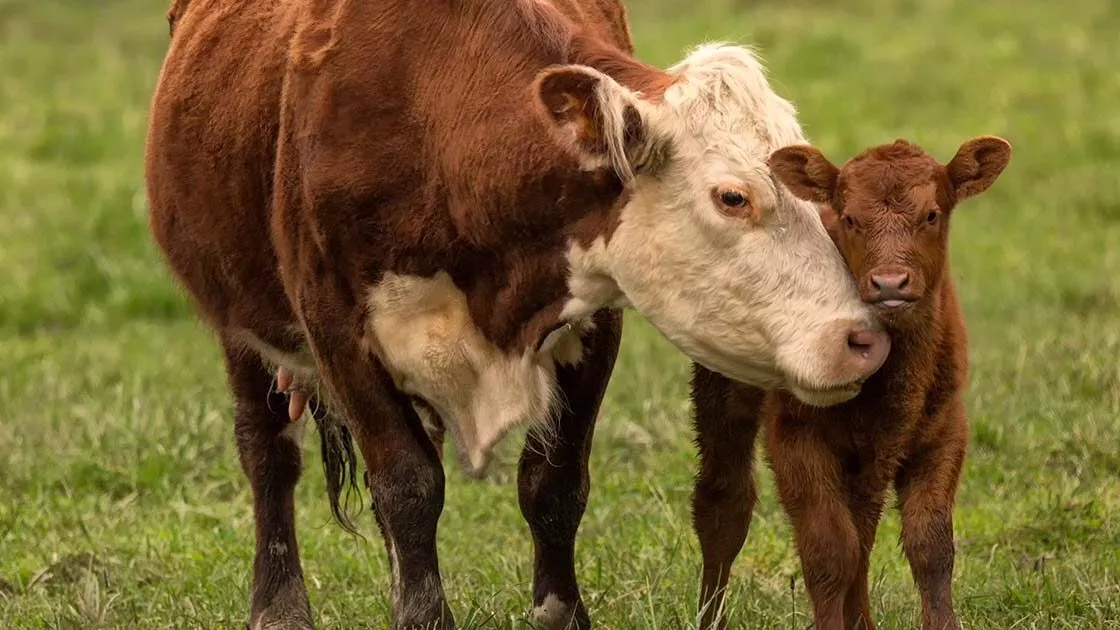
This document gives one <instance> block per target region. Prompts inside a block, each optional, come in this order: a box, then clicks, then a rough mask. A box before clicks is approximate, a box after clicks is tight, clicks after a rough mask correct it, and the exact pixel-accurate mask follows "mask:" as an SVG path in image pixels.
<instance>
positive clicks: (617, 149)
mask: <svg viewBox="0 0 1120 630" xmlns="http://www.w3.org/2000/svg"><path fill="white" fill-rule="evenodd" d="M665 85H667V86H668V87H665ZM661 87H662V89H661V90H660V93H658V94H656V95H648V94H647V95H642V94H639V93H636V92H633V91H631V90H629V89H627V88H625V87H623V86H622V85H620V84H619V83H618V82H616V81H614V80H613V79H611V78H610V77H608V76H607V75H605V74H603V73H600V72H598V71H596V70H593V69H590V68H587V67H583V66H564V67H558V68H552V69H550V70H547V71H546V72H545V73H544V74H543V75H542V76H541V78H540V80H539V81H538V82H537V89H538V95H539V97H540V101H541V103H542V104H543V105H544V110H545V111H546V112H547V114H548V117H549V120H550V121H551V123H552V124H553V125H554V127H555V129H556V130H557V131H558V132H559V136H560V137H561V138H563V139H564V141H565V142H566V143H567V144H568V146H569V147H570V148H571V149H572V150H574V151H575V152H576V153H577V155H578V156H579V157H580V159H581V162H582V164H583V165H584V167H585V168H588V169H596V168H609V169H612V170H613V171H614V172H615V173H617V174H618V176H619V177H620V178H621V179H622V181H623V182H624V183H625V184H626V193H625V194H624V195H623V202H622V204H623V205H622V206H621V208H620V211H619V219H618V222H617V225H616V226H614V228H613V231H612V232H610V233H609V234H604V235H602V237H601V238H599V239H597V240H596V241H595V242H594V243H593V244H591V245H590V246H584V245H585V244H577V245H576V246H574V248H573V251H572V253H571V264H572V278H571V282H570V285H571V291H572V295H573V296H574V299H573V301H572V303H571V304H570V305H569V314H574V313H579V312H584V313H586V312H587V311H590V310H593V309H594V308H597V307H600V306H601V305H603V304H611V303H614V304H623V305H631V306H633V307H634V308H635V309H636V310H638V311H639V312H640V313H642V314H643V315H644V316H645V317H646V318H647V319H648V320H649V321H650V322H652V323H653V324H654V326H656V327H657V328H658V329H659V330H660V331H661V332H662V333H663V334H664V335H665V336H666V337H667V338H668V339H669V340H670V341H671V342H672V343H673V344H675V345H676V346H677V347H678V348H680V349H681V350H682V351H683V352H684V353H685V354H687V355H688V356H689V357H690V358H692V359H693V360H695V361H697V362H698V363H700V364H701V365H704V366H705V367H708V368H709V369H712V370H715V371H717V372H720V373H723V374H725V375H727V376H729V377H731V378H734V379H737V380H740V381H743V382H746V383H749V384H752V385H757V386H761V387H778V388H786V389H789V390H790V391H792V392H793V393H794V394H795V395H796V396H797V397H798V398H800V399H801V400H803V401H805V402H808V403H811V404H817V405H831V404H836V403H839V402H842V401H844V400H847V399H849V398H851V397H853V396H855V394H856V393H858V391H859V386H860V384H861V383H862V381H863V380H865V379H866V378H867V377H868V376H870V375H871V374H872V373H874V372H875V371H876V370H877V369H878V368H879V367H880V366H881V365H882V363H883V361H884V360H885V358H886V355H887V352H888V350H889V346H890V342H889V339H888V338H887V337H886V335H885V334H884V333H882V332H881V330H880V328H879V324H878V323H877V320H876V319H875V318H874V316H873V313H872V311H871V309H870V308H869V307H868V306H866V305H865V304H863V303H862V302H861V301H860V299H859V294H858V293H857V291H856V287H855V283H854V282H853V280H852V277H851V274H849V273H848V270H847V269H846V268H845V266H844V262H843V260H842V259H841V258H840V255H839V254H838V252H837V251H836V248H835V247H834V246H833V244H832V242H831V241H830V240H829V237H828V234H827V233H826V232H825V229H824V227H823V226H822V224H821V221H820V218H819V217H818V216H817V211H816V209H815V207H814V206H813V205H812V204H811V203H809V202H806V201H803V200H800V199H798V198H797V197H795V196H794V195H792V194H791V193H790V192H789V191H788V190H786V188H785V187H784V186H782V185H781V184H780V183H779V182H778V181H777V180H776V179H775V178H774V177H773V175H772V173H771V171H770V168H769V167H768V165H767V160H768V158H769V156H770V154H771V152H772V151H774V150H775V149H777V148H779V147H782V146H786V145H791V144H798V143H804V137H803V135H802V133H801V129H800V126H799V124H798V122H797V118H796V113H795V110H794V108H793V106H792V105H791V104H790V103H789V102H788V101H786V100H784V99H782V98H781V97H779V96H778V95H777V94H775V93H774V92H773V91H772V90H771V89H770V86H769V84H768V82H767V80H766V77H765V74H764V71H763V69H762V67H761V65H760V63H759V62H758V60H757V59H756V58H755V57H754V56H753V55H752V54H751V53H750V52H749V51H748V50H746V49H744V48H740V47H734V46H722V45H713V46H706V47H702V48H700V49H698V50H697V51H695V52H694V53H692V54H691V55H689V56H688V57H687V58H686V59H685V60H684V61H683V62H681V63H680V64H678V65H677V66H675V67H673V68H671V69H669V71H668V74H667V76H665V80H664V81H663V82H662V86H661Z"/></svg>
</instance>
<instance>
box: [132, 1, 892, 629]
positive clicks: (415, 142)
mask: <svg viewBox="0 0 1120 630" xmlns="http://www.w3.org/2000/svg"><path fill="white" fill-rule="evenodd" d="M168 21H169V23H170V27H171V31H172V35H171V38H170V44H169V49H168V52H167V55H166V58H165V60H164V63H163V67H162V70H161V73H160V76H159V80H158V83H157V86H156V88H155V94H154V96H153V99H152V104H151V111H150V121H149V129H148V135H147V145H146V184H147V191H148V202H149V215H150V216H149V223H150V226H151V231H152V234H153V237H154V239H155V241H156V242H157V243H158V245H159V247H160V249H161V251H162V256H163V258H164V260H165V261H166V263H167V265H168V266H169V268H170V269H171V271H172V272H173V275H174V277H175V278H176V280H177V282H178V283H179V284H180V285H181V286H182V287H184V288H185V290H186V292H187V293H188V294H189V296H190V298H191V300H192V302H193V303H194V305H195V307H196V309H197V310H198V312H199V313H200V316H201V318H202V319H203V320H204V321H205V322H206V323H207V325H208V326H209V327H210V328H211V329H213V331H214V333H215V335H216V337H217V340H218V341H219V343H220V345H221V348H222V351H223V354H224V360H225V369H226V372H227V375H228V381H229V387H230V390H231V393H232V398H233V402H234V407H235V411H234V428H235V435H236V441H237V449H238V454H239V458H240V462H241V465H242V468H243V470H244V473H245V475H246V476H247V478H248V481H249V484H250V486H251V489H252V493H253V512H254V519H255V523H256V555H255V560H254V563H253V580H252V593H251V603H250V611H249V625H250V626H251V627H252V628H254V629H257V628H281V627H283V628H308V627H311V626H312V616H311V611H310V606H309V603H308V599H307V592H306V588H305V586H304V582H303V576H302V569H301V563H300V559H299V552H298V547H297V540H296V533H295V517H294V510H295V505H294V499H293V489H294V488H295V485H296V483H297V481H298V479H299V477H300V472H301V465H302V460H301V452H300V444H301V436H302V433H303V431H304V428H305V426H306V423H307V422H308V418H307V417H306V416H307V415H308V414H304V412H303V408H304V405H305V404H306V405H307V406H309V407H310V408H311V410H312V412H311V414H309V415H311V416H312V417H314V418H315V420H316V423H317V425H318V427H319V431H320V435H321V438H322V439H321V441H322V450H323V465H324V469H325V473H326V479H327V488H328V495H329V499H330V504H331V509H332V512H333V513H334V515H335V517H336V518H337V519H338V520H339V521H340V522H341V523H342V524H343V525H344V526H346V527H348V528H352V527H353V524H352V522H351V521H350V517H349V514H348V511H347V510H346V509H345V506H344V505H343V506H341V507H340V500H341V499H340V497H341V495H342V494H343V492H346V493H347V495H346V496H350V495H349V494H348V493H349V492H350V491H351V490H356V489H357V483H356V482H355V473H356V466H357V464H356V459H357V456H356V455H355V454H354V450H353V446H352V444H353V443H355V442H356V443H357V446H358V450H359V452H360V455H361V457H362V459H363V460H364V463H365V466H366V469H367V470H366V474H365V483H366V486H367V487H368V489H369V490H370V492H371V494H372V497H373V499H372V501H373V511H374V514H375V517H376V520H377V524H378V526H379V529H380V532H381V534H382V537H383V539H384V542H385V546H386V550H387V553H388V557H389V561H390V567H391V589H390V593H391V598H390V599H391V618H392V625H393V626H394V627H395V628H405V627H414V626H425V627H433V626H434V627H442V628H450V627H454V616H453V615H452V613H451V611H450V609H449V607H448V605H447V601H446V598H445V596H444V590H443V586H442V582H441V579H440V572H439V563H438V559H437V555H436V525H437V521H438V520H439V517H440V513H441V511H442V509H443V498H444V483H445V480H444V469H443V465H442V460H441V452H442V450H441V447H442V444H443V442H442V439H443V437H442V436H443V434H444V431H446V432H447V433H449V434H450V435H451V438H452V443H453V444H454V446H455V450H456V452H457V454H458V458H457V459H458V461H459V462H460V463H461V464H462V465H463V467H464V470H466V471H467V472H469V473H472V474H481V472H482V471H484V470H485V468H486V466H487V463H488V461H489V459H490V453H491V451H492V448H493V447H494V445H495V444H496V443H497V442H498V440H500V439H501V437H502V436H503V435H505V434H507V433H508V432H509V431H510V430H512V429H514V428H517V427H528V437H527V439H526V445H525V448H524V452H523V454H522V456H521V460H520V464H519V473H518V496H519V501H520V507H521V511H522V514H523V515H524V517H525V519H526V521H527V522H528V525H529V529H530V532H531V534H532V537H533V542H534V553H535V559H534V581H533V612H532V615H533V618H534V619H535V620H536V621H537V622H538V623H539V624H540V625H541V626H542V627H550V628H560V627H567V626H568V625H569V624H571V625H572V626H573V627H579V628H583V627H587V626H588V625H589V623H590V622H589V618H588V613H587V610H586V607H585V606H584V604H583V602H582V601H581V598H580V593H579V587H578V585H577V581H576V575H575V566H574V543H575V536H576V530H577V528H578V526H579V522H580V519H581V518H582V515H583V511H584V508H585V506H586V502H587V495H588V490H589V479H588V472H587V460H588V451H589V449H590V443H591V436H592V430H593V426H594V422H595V418H596V414H597V412H598V409H599V406H600V401H601V399H602V397H603V392H604V389H605V388H606V385H607V382H608V379H609V377H610V374H611V371H612V369H613V366H614V362H615V358H616V355H617V350H618V346H619V342H620V337H621V315H620V313H621V311H622V309H624V308H633V309H634V310H635V311H637V312H638V313H640V314H641V315H642V316H643V317H644V318H646V319H647V320H648V321H650V322H651V323H652V324H653V325H654V326H655V327H656V328H657V329H658V330H659V331H660V333H661V334H663V335H664V336H665V337H666V338H667V339H668V340H669V341H670V342H671V343H672V344H674V345H675V346H676V347H677V348H679V349H680V350H681V351H683V352H684V353H685V354H686V355H687V356H688V357H690V358H692V359H693V360H695V361H698V362H700V363H701V364H703V365H705V366H706V367H708V368H710V369H712V370H714V371H716V372H718V373H720V374H725V375H727V376H729V377H731V378H735V379H738V380H741V381H743V382H746V383H750V384H753V385H757V386H764V387H771V388H774V387H778V388H784V389H786V390H789V391H792V392H794V395H796V396H797V397H798V398H799V399H802V400H806V401H809V402H813V403H815V404H823V405H828V404H835V403H838V402H841V401H843V400H847V399H849V398H851V397H852V396H853V395H855V394H856V393H857V392H858V390H859V387H860V385H861V383H862V382H863V381H864V380H866V378H867V377H868V376H869V375H871V374H872V373H874V371H875V370H876V369H878V368H879V366H880V365H881V364H882V362H883V361H884V360H885V357H886V356H887V354H888V353H889V347H890V341H889V338H888V337H887V336H886V335H885V333H884V332H883V331H882V327H881V326H880V325H879V324H878V323H877V321H876V320H875V318H874V313H873V312H872V310H871V309H870V308H869V307H868V306H867V305H865V304H863V303H862V302H861V301H860V299H859V295H858V292H857V290H856V287H855V283H854V282H853V281H852V280H851V276H850V274H848V273H847V270H846V269H845V267H844V265H843V261H842V259H841V258H840V256H839V254H838V253H837V252H836V250H835V247H833V246H832V243H831V241H830V240H829V238H828V235H827V233H826V232H825V229H824V227H823V225H822V224H821V221H820V218H819V217H818V216H817V215H816V212H815V210H814V208H813V206H812V205H811V204H808V203H805V202H803V201H801V200H798V199H796V198H795V197H793V196H792V195H791V194H789V193H788V191H786V190H784V189H783V188H782V187H781V186H779V185H778V184H777V183H776V180H775V179H774V178H773V177H772V175H771V173H770V171H769V169H768V167H767V164H766V158H767V157H768V156H769V154H770V153H771V152H772V151H773V150H774V149H776V148H778V147H781V146H788V145H793V144H797V143H800V142H804V141H805V139H804V135H803V133H802V131H801V128H800V126H799V123H798V121H797V117H796V112H795V109H794V107H793V106H792V104H791V103H790V102H789V101H787V100H785V99H783V98H782V97H780V96H778V95H777V94H776V93H775V92H774V91H773V90H772V89H771V88H770V86H769V84H768V82H767V79H766V75H765V72H764V70H763V67H762V65H761V62H760V61H759V60H758V59H757V58H756V56H755V55H754V54H753V53H752V52H751V51H750V50H748V49H746V48H743V47H738V46H730V45H724V44H708V45H703V46H700V47H698V48H697V49H695V50H693V51H692V52H690V53H689V54H688V56H687V57H686V58H685V59H683V60H682V61H681V62H679V63H678V64H676V65H674V66H673V67H671V68H669V69H668V70H662V69H659V68H655V67H653V66H650V65H648V64H646V63H643V62H641V61H639V60H638V59H636V58H635V57H634V54H633V45H632V42H631V38H630V33H629V27H628V25H627V22H626V14H625V10H624V8H623V7H622V5H621V4H619V3H618V2H617V0H440V1H434V0H382V1H380V2H356V1H355V2H351V1H347V0H287V1H285V2H274V1H273V2H267V1H264V0H176V2H175V3H174V4H173V5H172V7H171V9H170V10H169V12H168ZM290 416H294V417H295V420H296V421H292V418H291V417H290Z"/></svg>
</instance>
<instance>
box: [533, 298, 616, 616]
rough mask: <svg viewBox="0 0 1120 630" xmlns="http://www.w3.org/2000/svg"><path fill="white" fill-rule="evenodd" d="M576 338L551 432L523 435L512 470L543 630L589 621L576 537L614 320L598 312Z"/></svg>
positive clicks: (561, 377) (611, 354)
mask: <svg viewBox="0 0 1120 630" xmlns="http://www.w3.org/2000/svg"><path fill="white" fill-rule="evenodd" d="M595 324H596V326H595V328H594V329H592V330H591V331H590V332H588V333H586V334H585V335H584V337H583V355H582V360H581V362H580V363H579V365H578V366H575V367H572V366H565V365H560V366H558V367H557V373H556V378H557V386H558V387H559V389H560V394H561V403H560V404H561V407H560V413H559V414H558V418H557V421H556V425H555V431H554V432H552V433H551V434H548V435H547V437H542V436H541V435H538V434H537V432H530V433H529V435H528V436H527V438H526V440H525V448H524V450H523V451H522V453H521V462H520V465H519V469H518V478H517V489H518V500H519V503H520V506H521V514H522V515H523V516H524V517H525V521H526V522H527V523H528V525H529V531H530V532H531V533H532V536H533V612H532V617H533V621H534V624H535V626H536V627H537V628H541V629H542V630H562V629H569V628H570V629H573V630H580V629H583V628H589V627H591V619H590V616H589V615H588V613H587V608H586V606H584V603H583V600H582V598H581V597H580V593H579V584H578V582H577V580H576V569H575V544H576V533H577V531H578V529H579V523H580V520H581V519H582V518H583V512H584V509H585V508H586V507H587V495H588V492H589V491H590V486H591V481H590V477H589V475H588V470H587V464H588V457H589V456H590V453H591V440H592V436H593V434H594V430H595V419H596V416H597V415H598V413H599V405H600V404H601V403H602V401H603V394H604V392H605V391H606V388H607V382H608V381H609V380H610V375H611V370H612V369H613V367H614V362H615V358H616V357H617V356H618V345H619V341H620V340H621V337H622V320H621V315H620V314H619V313H618V312H614V311H601V312H599V313H598V314H597V315H596V317H595Z"/></svg>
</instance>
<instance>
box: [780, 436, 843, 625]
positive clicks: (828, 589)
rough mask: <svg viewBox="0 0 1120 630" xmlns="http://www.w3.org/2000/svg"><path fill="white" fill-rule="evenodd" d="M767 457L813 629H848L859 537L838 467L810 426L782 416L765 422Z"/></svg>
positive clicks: (837, 462)
mask: <svg viewBox="0 0 1120 630" xmlns="http://www.w3.org/2000/svg"><path fill="white" fill-rule="evenodd" d="M766 433H767V436H766V437H767V455H768V456H769V458H770V465H771V468H772V470H773V471H774V479H775V481H776V482H777V486H778V495H779V497H780V498H781V502H782V506H783V507H784V508H785V511H786V513H787V514H788V515H789V518H790V521H791V523H792V524H793V530H794V539H795V541H796V544H797V552H798V555H799V556H800V557H801V570H802V573H803V574H804V577H805V587H806V588H807V589H808V591H809V598H810V599H811V600H812V602H813V625H814V628H816V630H848V629H846V628H845V627H844V626H845V619H844V603H845V602H844V600H845V599H846V596H847V594H848V592H849V590H851V588H852V585H853V584H854V583H855V581H856V577H857V575H858V571H859V569H860V559H861V552H860V537H859V531H858V529H857V527H856V523H855V520H854V519H853V517H852V513H851V510H850V509H849V508H848V502H847V493H846V492H845V491H844V485H843V477H842V472H841V464H840V461H839V459H838V458H837V457H836V455H835V454H833V453H832V452H831V451H830V450H829V449H828V447H827V445H826V444H825V443H824V441H823V440H821V439H819V438H818V437H817V436H815V435H814V434H813V431H812V429H811V427H808V426H806V425H804V424H795V422H794V421H793V419H788V421H787V418H786V417H782V418H779V419H777V420H776V421H775V422H772V423H768V424H767V432H766Z"/></svg>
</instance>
